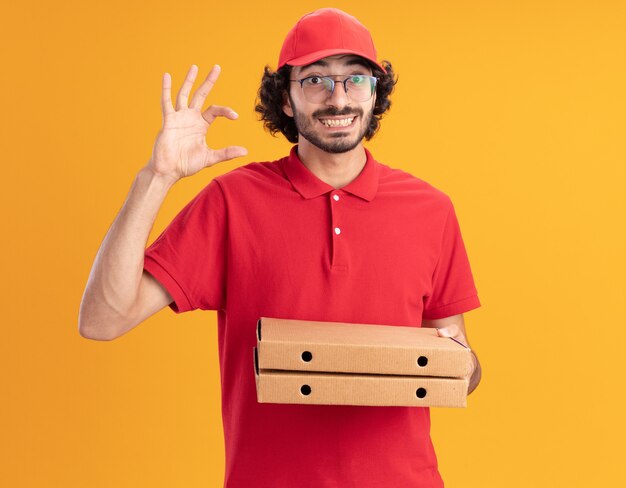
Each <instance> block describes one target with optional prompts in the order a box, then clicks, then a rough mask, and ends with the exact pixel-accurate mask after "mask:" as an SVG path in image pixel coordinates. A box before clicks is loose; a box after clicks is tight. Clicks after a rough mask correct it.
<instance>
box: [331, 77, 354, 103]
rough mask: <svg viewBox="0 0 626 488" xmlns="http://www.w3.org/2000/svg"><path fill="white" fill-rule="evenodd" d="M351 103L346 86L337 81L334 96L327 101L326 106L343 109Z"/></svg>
mask: <svg viewBox="0 0 626 488" xmlns="http://www.w3.org/2000/svg"><path fill="white" fill-rule="evenodd" d="M349 101H350V99H349V98H348V94H347V93H346V90H345V86H344V84H343V83H342V82H341V81H336V82H335V89H334V90H333V93H332V95H331V96H330V97H328V99H327V100H326V105H332V106H333V107H337V108H341V107H344V106H345V105H347V104H348V102H349Z"/></svg>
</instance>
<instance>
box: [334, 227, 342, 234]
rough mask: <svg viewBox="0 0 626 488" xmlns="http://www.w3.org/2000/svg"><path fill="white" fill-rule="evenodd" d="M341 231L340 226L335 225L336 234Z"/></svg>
mask: <svg viewBox="0 0 626 488" xmlns="http://www.w3.org/2000/svg"><path fill="white" fill-rule="evenodd" d="M340 233H341V229H340V228H339V227H335V234H337V235H339V234H340Z"/></svg>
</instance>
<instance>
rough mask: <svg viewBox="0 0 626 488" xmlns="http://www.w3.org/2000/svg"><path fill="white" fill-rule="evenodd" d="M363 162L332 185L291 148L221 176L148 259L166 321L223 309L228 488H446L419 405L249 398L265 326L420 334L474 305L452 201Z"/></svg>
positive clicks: (167, 231) (178, 218)
mask: <svg viewBox="0 0 626 488" xmlns="http://www.w3.org/2000/svg"><path fill="white" fill-rule="evenodd" d="M365 152H366V156H367V160H366V163H365V165H364V167H363V169H362V170H361V172H360V173H359V175H358V176H357V177H356V178H355V179H354V180H353V181H352V182H350V183H349V184H347V185H345V186H344V187H342V188H338V189H336V188H334V187H333V186H331V185H329V184H327V183H325V182H324V181H322V180H321V179H319V178H318V177H317V176H315V174H314V173H313V172H311V171H310V170H309V169H308V168H307V167H306V166H305V165H304V164H303V163H302V161H301V160H300V159H299V158H298V153H297V146H294V147H293V148H292V150H291V152H290V154H289V156H287V157H284V158H282V159H279V160H276V161H271V162H255V163H250V164H247V165H244V166H240V167H238V168H236V169H234V170H232V171H230V172H228V173H225V174H223V175H219V176H216V177H215V178H213V180H212V181H211V182H210V183H209V184H208V185H207V186H205V187H204V188H203V189H202V190H201V191H200V192H199V193H198V194H197V195H196V196H195V198H193V199H192V200H191V201H190V202H189V203H188V204H187V205H186V206H185V207H184V208H183V209H182V210H181V211H180V213H179V214H178V215H177V216H176V217H175V218H174V219H173V220H172V222H171V223H170V224H169V225H168V226H167V227H166V228H165V230H164V231H163V232H162V233H161V235H159V237H157V239H156V240H155V241H154V242H153V243H152V244H151V245H150V246H149V247H148V248H147V249H146V252H145V260H144V268H145V269H146V271H148V272H149V273H150V274H152V275H153V276H154V277H155V278H156V279H157V280H158V281H159V282H160V283H161V284H162V285H163V286H164V287H165V288H166V289H167V290H168V291H169V293H170V294H171V296H172V298H173V300H174V301H173V302H172V303H171V304H170V305H169V306H170V308H171V309H172V310H173V311H174V312H176V313H183V312H187V311H190V310H196V309H201V310H216V311H217V318H218V349H219V363H220V374H221V393H222V418H223V422H224V436H225V449H226V472H225V485H224V486H225V488H250V487H254V488H294V487H298V488H331V487H332V488H337V487H342V488H343V487H359V488H369V487H372V488H374V487H383V486H384V487H388V486H392V487H394V488H409V487H411V488H416V487H429V488H432V487H441V486H443V482H442V480H441V477H440V475H439V471H438V468H437V458H436V455H435V451H434V449H433V445H432V443H431V438H430V411H429V409H428V408H426V407H379V406H377V407H374V406H348V405H300V404H274V403H258V402H257V399H256V386H255V376H254V364H253V353H252V351H253V348H254V346H255V345H256V341H257V338H256V323H257V320H258V319H259V317H278V318H291V319H300V320H316V321H331V322H352V323H371V324H382V325H389V326H411V327H420V326H421V323H422V319H423V318H426V319H437V318H443V317H448V316H451V315H456V314H460V313H463V312H467V311H469V310H472V309H475V308H477V307H479V306H480V302H479V299H478V295H477V291H476V288H475V286H474V280H473V277H472V272H471V270H470V265H469V260H468V257H467V253H466V250H465V247H464V244H463V240H462V237H461V233H460V229H459V223H458V221H457V217H456V214H455V212H454V207H453V205H452V202H451V200H450V198H449V197H448V196H447V195H446V194H445V193H443V192H442V191H440V190H438V189H436V188H434V187H433V186H431V185H430V184H429V183H427V182H425V181H423V180H421V179H419V178H417V177H415V176H413V175H411V174H409V173H407V172H405V171H402V170H400V169H394V168H391V167H389V166H387V165H385V164H382V163H380V162H378V161H376V160H375V159H374V158H373V157H372V155H371V153H370V152H369V151H368V150H367V149H366V150H365Z"/></svg>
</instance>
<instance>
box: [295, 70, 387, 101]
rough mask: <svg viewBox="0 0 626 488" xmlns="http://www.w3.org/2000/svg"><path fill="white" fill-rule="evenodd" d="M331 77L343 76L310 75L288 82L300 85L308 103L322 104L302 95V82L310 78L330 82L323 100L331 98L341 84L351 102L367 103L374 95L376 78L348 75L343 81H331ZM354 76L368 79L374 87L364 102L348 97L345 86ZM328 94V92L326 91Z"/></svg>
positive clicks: (348, 93)
mask: <svg viewBox="0 0 626 488" xmlns="http://www.w3.org/2000/svg"><path fill="white" fill-rule="evenodd" d="M331 76H335V77H337V76H343V75H327V76H321V75H311V76H306V77H304V78H302V79H300V80H289V81H291V82H296V83H300V89H301V90H302V95H304V98H305V99H306V100H307V101H308V102H310V103H322V102H313V101H311V100H309V99H308V98H307V97H306V94H305V93H304V82H305V81H306V80H309V79H311V78H321V79H322V80H328V81H329V82H330V92H329V94H328V95H327V97H326V98H325V99H324V100H328V98H330V97H332V96H333V94H334V93H335V87H336V86H337V83H342V84H343V91H344V92H345V93H346V96H347V97H348V98H349V99H350V100H352V101H353V102H367V101H368V100H370V99H371V98H372V96H373V95H374V92H375V91H376V87H377V86H378V80H379V78H378V77H377V76H371V75H349V76H347V77H346V78H345V79H343V80H333V79H332V78H331ZM354 76H362V77H364V78H369V79H370V83H371V82H372V81H373V82H374V86H373V87H372V92H371V93H370V96H369V97H368V98H367V99H365V100H354V99H353V98H352V97H351V96H350V92H348V87H347V86H346V83H347V82H348V80H349V79H350V78H353V77H354ZM326 91H327V92H328V90H326Z"/></svg>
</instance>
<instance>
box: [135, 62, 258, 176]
mask: <svg viewBox="0 0 626 488" xmlns="http://www.w3.org/2000/svg"><path fill="white" fill-rule="evenodd" d="M220 71H221V68H220V66H219V65H217V64H216V65H215V66H213V69H211V71H210V72H209V74H208V76H207V77H206V79H205V80H204V82H203V83H202V85H200V87H199V88H198V90H197V91H196V92H195V93H194V95H193V98H192V99H191V103H190V104H189V105H187V100H188V97H189V93H190V91H191V87H192V86H193V82H194V80H195V79H196V74H197V72H198V67H197V66H196V65H195V64H193V65H191V68H190V69H189V71H188V73H187V78H186V79H185V82H184V83H183V86H182V87H181V89H180V91H179V92H178V97H177V99H176V110H174V107H173V106H172V99H171V92H170V89H171V87H172V79H171V77H170V74H169V73H165V74H164V75H163V95H162V98H161V106H162V109H163V127H162V128H161V130H160V131H159V134H158V136H157V139H156V142H155V143H154V148H153V150H152V157H151V158H150V161H149V162H148V164H147V167H148V168H149V169H150V170H151V171H153V172H154V173H155V174H158V175H161V176H165V177H168V178H172V179H173V181H174V182H176V181H178V180H180V179H181V178H184V177H185V176H191V175H193V174H195V173H197V172H198V171H200V170H202V169H204V168H207V167H209V166H213V165H214V164H216V163H219V162H221V161H226V160H229V159H233V158H237V157H240V156H245V155H246V154H248V151H247V150H246V149H245V148H244V147H241V146H229V147H226V148H223V149H211V148H209V147H208V146H207V145H206V142H205V138H206V133H207V129H208V128H209V126H210V125H211V124H212V123H213V121H214V120H215V119H216V118H217V117H220V116H221V117H226V118H228V119H231V120H234V119H236V118H237V117H239V115H238V114H237V113H236V112H235V111H234V110H232V109H231V108H230V107H222V106H220V105H211V106H210V107H209V108H207V109H206V110H205V111H204V112H200V110H201V109H202V105H203V103H204V100H205V99H206V97H207V95H208V94H209V92H210V91H211V89H212V88H213V85H215V82H216V81H217V78H218V77H219V74H220Z"/></svg>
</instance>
